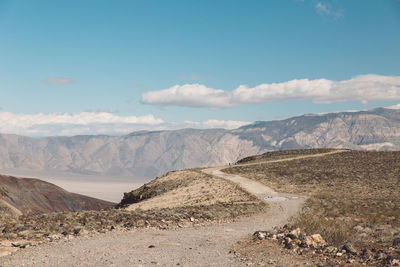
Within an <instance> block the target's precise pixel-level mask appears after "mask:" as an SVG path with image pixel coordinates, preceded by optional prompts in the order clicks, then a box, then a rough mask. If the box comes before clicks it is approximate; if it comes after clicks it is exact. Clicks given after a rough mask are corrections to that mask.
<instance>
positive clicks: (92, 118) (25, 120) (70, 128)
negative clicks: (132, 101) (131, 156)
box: [0, 112, 249, 136]
mask: <svg viewBox="0 0 400 267" xmlns="http://www.w3.org/2000/svg"><path fill="white" fill-rule="evenodd" d="M244 124H249V122H243V121H230V120H229V121H224V120H208V121H205V122H193V121H186V122H182V123H167V122H164V121H163V120H162V119H159V118H155V117H154V116H153V115H151V114H150V115H145V116H117V115H115V114H112V113H109V112H81V113H77V114H67V113H64V114H61V113H51V114H43V113H38V114H14V113H11V112H0V133H7V134H19V135H28V136H72V135H85V134H87V135H92V134H109V135H124V134H128V133H131V132H133V131H139V130H173V129H181V128H189V127H190V128H197V129H204V128H225V129H233V128H238V127H240V126H242V125H244Z"/></svg>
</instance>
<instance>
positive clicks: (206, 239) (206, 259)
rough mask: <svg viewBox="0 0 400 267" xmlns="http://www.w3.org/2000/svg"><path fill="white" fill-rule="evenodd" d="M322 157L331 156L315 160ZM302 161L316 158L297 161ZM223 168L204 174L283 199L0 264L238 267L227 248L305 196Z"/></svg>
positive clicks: (52, 247) (286, 259)
mask: <svg viewBox="0 0 400 267" xmlns="http://www.w3.org/2000/svg"><path fill="white" fill-rule="evenodd" d="M335 153H340V152H337V151H335ZM328 154H332V152H328V153H324V154H318V156H324V155H328ZM305 157H316V155H309V156H303V157H302V158H305ZM299 158H300V157H295V158H290V159H283V160H279V161H288V160H294V159H299ZM273 162H276V161H273ZM257 164H259V163H257ZM243 165H249V164H243ZM223 168H226V166H224V167H219V168H209V169H205V170H204V172H206V173H209V174H212V175H215V176H218V177H222V178H224V179H228V180H230V181H233V182H235V183H237V184H238V185H240V186H241V187H243V188H244V189H245V190H247V191H248V192H250V193H252V194H254V195H256V196H257V197H259V198H260V199H262V200H264V199H266V200H267V201H268V199H270V198H278V199H279V198H282V199H281V200H283V201H277V202H270V203H269V206H270V208H269V209H268V211H267V212H266V213H265V214H260V215H257V216H253V217H248V218H244V219H242V220H241V221H238V222H232V223H224V224H220V225H212V226H203V227H193V228H182V229H176V230H156V229H139V230H133V231H127V232H125V231H114V232H109V233H106V234H99V235H96V236H93V237H79V238H75V239H72V240H69V241H58V242H53V243H46V244H42V245H40V246H37V247H28V248H26V249H21V250H19V251H18V252H16V253H14V254H12V255H9V256H5V257H2V258H0V266H157V265H161V266H242V265H243V263H241V262H240V261H238V259H237V258H236V257H235V256H234V255H233V253H230V249H231V247H232V246H233V245H234V244H235V243H236V242H237V241H238V240H240V239H242V238H245V237H247V236H249V235H251V234H252V233H254V232H255V231H257V230H268V229H271V228H272V227H274V226H282V225H284V224H285V223H287V221H288V219H289V218H290V217H291V216H293V215H295V214H296V213H297V212H298V211H299V210H300V208H301V206H302V203H303V202H304V200H305V198H303V197H299V196H291V195H287V194H280V193H277V192H275V191H273V190H272V189H271V188H269V187H267V186H265V185H263V184H261V183H259V182H257V181H254V180H250V179H247V178H244V177H241V176H238V175H230V174H226V173H223V172H221V169H223ZM273 262H274V265H279V266H292V265H298V264H300V262H298V259H294V258H291V256H289V255H284V254H281V253H277V254H276V257H275V258H274V259H273ZM303 264H307V263H304V262H303Z"/></svg>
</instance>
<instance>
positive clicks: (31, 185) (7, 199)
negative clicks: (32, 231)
mask: <svg viewBox="0 0 400 267" xmlns="http://www.w3.org/2000/svg"><path fill="white" fill-rule="evenodd" d="M113 205H114V204H113V203H110V202H107V201H103V200H99V199H95V198H91V197H87V196H83V195H79V194H74V193H70V192H67V191H65V190H64V189H62V188H60V187H58V186H55V185H53V184H51V183H47V182H44V181H41V180H39V179H28V178H16V177H12V176H5V175H0V211H1V212H2V213H3V214H4V213H6V214H11V215H21V214H26V213H46V212H61V211H80V210H100V209H104V208H109V207H112V206H113Z"/></svg>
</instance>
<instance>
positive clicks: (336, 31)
mask: <svg viewBox="0 0 400 267" xmlns="http://www.w3.org/2000/svg"><path fill="white" fill-rule="evenodd" d="M399 47H400V1H398V0H382V1H376V0H374V1H370V0H352V1H345V0H342V1H340V0H304V1H299V0H288V1H263V0H260V1H255V0H254V1H244V0H243V1H232V0H230V1H218V0H214V1H190V0H182V1H173V0H170V1H161V0H160V1H150V0H147V1H100V0H96V1H94V0H93V1H41V0H36V1H28V0H26V1H23V0H21V1H5V0H0V93H1V98H0V108H1V110H0V132H3V133H4V132H6V133H18V134H25V135H33V136H35V135H37V136H41V135H71V134H83V133H85V134H86V133H92V134H96V133H110V134H123V133H127V132H130V131H133V130H141V129H147V130H151V129H172V128H180V127H198V128H204V127H227V128H232V127H236V126H239V125H241V124H243V123H246V122H251V121H256V120H270V119H278V118H285V117H288V116H294V115H299V114H303V113H320V112H332V111H342V110H360V109H371V108H374V107H379V106H392V105H395V104H397V103H400V82H399V81H400V76H399V75H400V49H399ZM296 80H297V81H296ZM241 86H242V87H241ZM238 88H242V89H240V90H239V89H238Z"/></svg>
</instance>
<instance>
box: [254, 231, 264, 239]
mask: <svg viewBox="0 0 400 267" xmlns="http://www.w3.org/2000/svg"><path fill="white" fill-rule="evenodd" d="M253 236H255V237H256V238H257V239H258V240H264V239H265V238H266V237H267V232H265V231H257V232H255V233H254V234H253Z"/></svg>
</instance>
